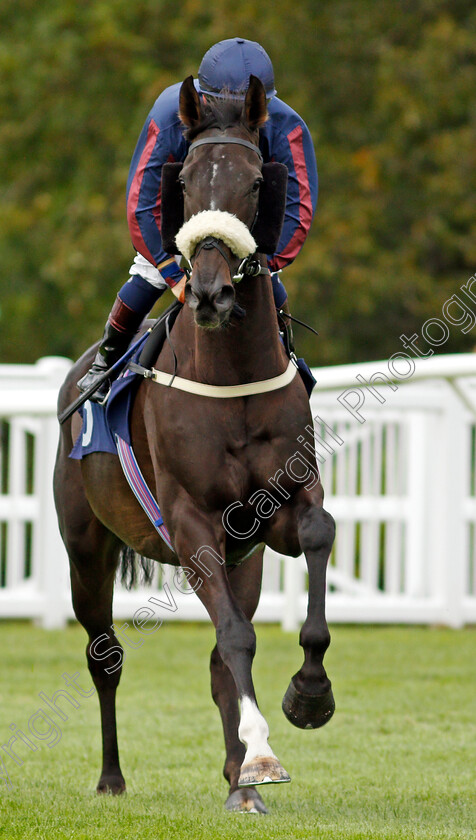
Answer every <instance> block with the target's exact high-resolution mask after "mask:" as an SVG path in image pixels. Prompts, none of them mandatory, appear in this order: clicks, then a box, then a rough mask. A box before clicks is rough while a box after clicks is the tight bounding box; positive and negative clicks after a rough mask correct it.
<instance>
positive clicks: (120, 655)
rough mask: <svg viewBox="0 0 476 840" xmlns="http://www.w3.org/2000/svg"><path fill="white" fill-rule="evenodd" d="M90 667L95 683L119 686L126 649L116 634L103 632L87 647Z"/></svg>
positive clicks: (98, 687)
mask: <svg viewBox="0 0 476 840" xmlns="http://www.w3.org/2000/svg"><path fill="white" fill-rule="evenodd" d="M86 658H87V661H88V668H89V672H90V674H91V677H92V679H93V682H94V685H95V686H96V688H97V689H98V691H99V690H100V689H101V688H105V687H108V688H117V686H118V685H119V680H120V678H121V671H122V663H123V661H124V650H123V647H122V645H121V644H120V642H119V641H118V639H117V638H116V636H114V635H113V634H110V635H109V634H108V633H102V634H101V635H100V636H97V637H96V638H95V639H94V640H93V641H92V642H89V644H88V646H87V648H86Z"/></svg>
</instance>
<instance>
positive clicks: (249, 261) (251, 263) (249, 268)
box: [184, 136, 269, 283]
mask: <svg viewBox="0 0 476 840" xmlns="http://www.w3.org/2000/svg"><path fill="white" fill-rule="evenodd" d="M223 143H232V144H233V145H235V146H245V147H246V148H247V149H251V150H252V151H253V152H255V153H256V154H257V155H258V157H259V159H260V161H261V163H263V155H262V154H261V151H260V149H259V148H258V146H257V145H256V144H255V143H251V141H250V140H245V139H244V138H241V137H217V136H215V137H203V138H202V139H201V140H195V142H194V143H192V144H191V146H190V148H189V150H188V154H190V152H193V151H194V149H197V148H198V147H199V146H208V145H212V144H213V145H215V144H223ZM256 215H257V214H256ZM255 222H256V216H255V218H254V220H253V224H252V225H251V228H250V230H251V231H252V230H253V226H254V224H255ZM212 248H216V250H217V251H219V253H220V254H221V256H222V257H223V259H224V260H225V262H226V264H227V266H228V269H229V271H230V277H231V280H232V282H233V283H239V282H240V280H242V279H243V277H257V276H258V275H260V274H268V273H269V272H268V269H267V268H266V267H263V266H262V265H261V263H260V261H259V260H257V259H254V258H253V256H252V255H251V254H249V255H248V256H247V257H245V258H244V259H243V260H242V261H241V263H240V265H239V266H238V270H237V272H236V273H234V269H233V267H232V265H231V261H230V259H229V257H228V254H227V253H226V252H225V250H224V248H223V245H222V243H221V240H219V239H217V237H215V236H206V237H205V239H203V240H202V241H201V242H200V243H199V244H198V245H197V247H196V249H195V253H194V254H193V256H192V257H191V258H190V259H189V260H187V262H188V263H189V266H188V267H187V266H185V267H184V270H185V273H186V275H187V283H188V282H189V280H190V275H191V272H192V269H193V263H194V262H195V260H196V259H197V257H198V255H199V254H200V252H201V251H202V250H206V251H208V250H211V249H212Z"/></svg>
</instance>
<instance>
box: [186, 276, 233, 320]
mask: <svg viewBox="0 0 476 840" xmlns="http://www.w3.org/2000/svg"><path fill="white" fill-rule="evenodd" d="M185 302H186V304H187V305H188V306H189V307H190V309H191V310H192V312H193V314H194V318H195V323H196V324H197V326H199V327H203V328H205V329H216V328H217V327H221V326H223V325H224V324H226V323H227V322H228V319H229V317H230V315H231V313H232V310H233V306H234V304H235V290H234V288H233V286H231V285H230V284H229V283H227V284H225V285H221V284H220V285H219V286H218V284H217V288H214V287H212V288H210V289H205V288H204V287H203V286H202V285H201V284H200V283H196V282H195V281H194V279H193V277H192V280H191V282H190V283H187V285H186V287H185Z"/></svg>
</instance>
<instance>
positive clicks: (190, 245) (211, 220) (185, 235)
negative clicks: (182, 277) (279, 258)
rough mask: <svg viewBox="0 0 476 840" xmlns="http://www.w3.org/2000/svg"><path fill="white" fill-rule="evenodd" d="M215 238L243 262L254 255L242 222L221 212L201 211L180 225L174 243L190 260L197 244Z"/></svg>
mask: <svg viewBox="0 0 476 840" xmlns="http://www.w3.org/2000/svg"><path fill="white" fill-rule="evenodd" d="M207 236H215V237H216V238H217V239H221V241H222V242H223V243H224V244H225V245H227V246H228V248H229V249H230V251H232V253H233V254H235V256H237V257H240V259H242V260H244V259H245V257H248V256H249V255H250V254H254V253H255V252H256V250H257V245H256V242H255V240H254V239H253V237H252V235H251V233H250V232H249V230H248V228H247V227H246V225H245V224H244V223H243V222H240V220H239V219H238V218H237V217H236V216H234V215H233V214H232V213H226V212H225V211H223V210H202V212H201V213H196V215H195V216H192V218H191V219H189V220H188V222H185V224H183V225H182V227H181V228H180V230H179V232H178V233H177V236H176V237H175V242H176V244H177V248H178V250H179V251H180V253H181V254H183V255H184V257H185V258H186V259H187V260H191V259H192V257H193V255H194V253H195V249H196V247H197V245H198V243H199V242H201V241H202V240H203V239H205V238H206V237H207Z"/></svg>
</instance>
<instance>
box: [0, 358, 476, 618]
mask: <svg viewBox="0 0 476 840" xmlns="http://www.w3.org/2000/svg"><path fill="white" fill-rule="evenodd" d="M68 368H69V362H68V361H67V360H66V359H61V358H47V359H41V360H40V361H39V362H37V364H35V365H30V366H28V365H4V366H0V617H3V618H17V617H18V618H21V617H25V618H33V619H36V620H38V621H40V622H41V623H42V624H43V626H45V627H59V626H61V625H62V624H63V623H64V622H65V621H66V620H68V619H69V618H71V617H72V616H73V612H72V607H71V599H70V594H69V584H68V564H67V559H66V554H65V551H64V548H63V544H62V542H61V539H60V536H59V533H58V528H57V523H56V515H55V511H54V505H53V499H52V491H51V481H52V471H53V465H54V459H55V453H56V445H57V438H58V426H57V421H56V413H55V412H56V397H57V391H58V387H59V385H60V383H61V382H62V380H63V379H64V376H65V374H66V372H67V370H68ZM315 374H316V377H317V379H318V386H317V388H316V389H315V393H314V395H313V398H312V401H311V409H312V415H313V417H314V435H315V440H316V446H317V453H318V458H319V461H320V470H321V475H322V481H323V484H324V488H325V490H326V507H327V509H328V510H329V511H330V512H331V513H332V514H333V516H334V518H335V519H336V522H337V538H336V544H335V548H334V551H333V553H332V557H331V561H330V564H329V571H328V598H327V615H328V619H329V620H330V621H331V622H412V623H413V622H414V623H441V624H446V625H449V626H453V627H460V626H463V625H464V624H466V623H474V622H476V354H475V355H473V354H467V355H458V356H439V357H436V358H435V357H433V358H430V359H425V360H420V359H417V360H416V362H415V368H414V369H413V370H412V371H410V372H409V371H408V369H407V371H406V374H405V372H400V373H399V372H398V371H396V370H395V365H394V366H393V368H392V371H390V370H389V367H388V365H387V363H386V362H385V363H384V362H381V363H379V362H369V363H365V364H358V365H345V366H338V367H329V368H321V369H319V370H317V371H315ZM297 448H299V447H298V446H297ZM173 576H174V570H173V569H171V568H169V567H164V568H162V567H158V568H157V574H156V580H155V584H154V588H155V590H156V591H155V595H156V596H158V597H159V598H160V597H161V596H160V592H161V591H162V593H163V591H164V590H163V586H164V583H165V582H168V584H169V586H170V589H171V591H172V593H173V595H174V599H175V602H176V606H177V609H176V610H175V611H174V612H170V611H169V612H167V613H166V616H167V617H168V618H172V619H178V620H202V619H204V618H206V615H205V611H204V609H203V607H202V606H201V604H200V602H199V600H198V598H197V597H196V595H194V594H193V593H191V592H188V593H184V592H179V591H178V589H177V587H175V586H174V582H173V581H174V577H173ZM306 586H307V579H306V567H305V562H304V558H299V559H297V560H296V559H292V558H285V557H281V556H278V555H276V554H275V553H273V552H271V551H267V553H266V561H265V571H264V580H263V593H262V597H261V602H260V606H259V609H258V613H257V620H261V621H279V622H282V624H283V626H284V627H285V628H286V629H294V628H295V627H297V626H298V625H299V624H300V623H301V622H302V620H303V619H304V617H305V614H306V601H307V594H306ZM151 594H152V593H151V590H150V589H137V590H135V591H133V592H126V591H125V590H123V589H122V588H121V587H120V586H118V587H117V591H116V595H115V609H114V614H115V617H116V618H130V617H132V615H133V614H134V612H135V610H136V609H138V608H139V607H141V606H144V605H145V604H147V601H148V598H149V597H150V596H151ZM163 597H164V600H167V599H166V598H165V596H163Z"/></svg>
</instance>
